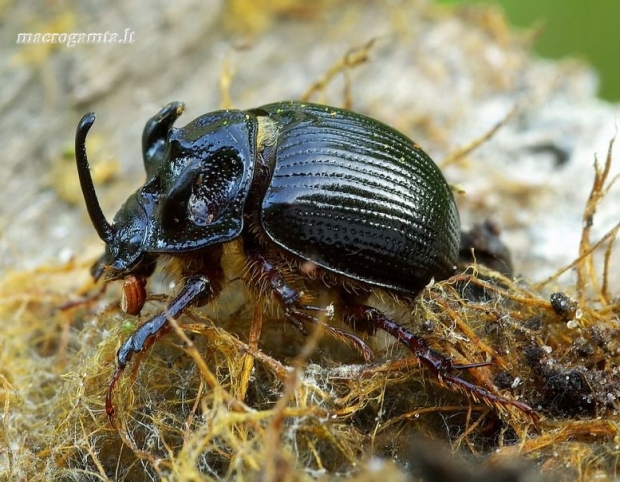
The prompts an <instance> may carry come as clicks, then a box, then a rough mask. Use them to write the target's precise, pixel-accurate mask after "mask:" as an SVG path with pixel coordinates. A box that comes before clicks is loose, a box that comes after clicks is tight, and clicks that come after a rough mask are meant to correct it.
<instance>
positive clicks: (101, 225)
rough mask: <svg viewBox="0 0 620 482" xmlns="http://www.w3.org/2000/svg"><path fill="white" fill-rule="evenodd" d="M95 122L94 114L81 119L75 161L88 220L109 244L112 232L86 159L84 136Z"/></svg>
mask: <svg viewBox="0 0 620 482" xmlns="http://www.w3.org/2000/svg"><path fill="white" fill-rule="evenodd" d="M94 122H95V114H94V113H93V112H90V113H88V114H86V115H85V116H84V117H82V120H81V121H80V123H79V124H78V126H77V130H76V132H75V159H76V161H77V170H78V175H79V176H80V186H81V187H82V194H84V200H85V201H86V209H87V210H88V215H89V216H90V220H91V221H92V223H93V226H95V229H96V230H97V234H99V237H100V238H101V239H102V240H103V241H104V242H105V243H106V244H109V243H111V242H112V239H113V238H114V230H113V229H112V226H111V225H110V223H108V221H107V220H106V218H105V216H104V215H103V211H102V210H101V206H99V201H98V200H97V193H96V192H95V185H94V184H93V179H92V177H91V175H90V166H89V165H88V158H87V157H86V134H88V131H89V130H90V128H91V127H92V126H93V123H94Z"/></svg>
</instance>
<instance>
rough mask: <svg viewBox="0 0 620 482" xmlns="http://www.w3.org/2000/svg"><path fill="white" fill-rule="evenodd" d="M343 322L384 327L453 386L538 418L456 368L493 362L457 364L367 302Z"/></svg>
mask: <svg viewBox="0 0 620 482" xmlns="http://www.w3.org/2000/svg"><path fill="white" fill-rule="evenodd" d="M343 321H345V323H347V324H349V325H351V326H352V327H354V328H355V329H356V330H361V331H364V332H366V333H369V334H374V333H375V332H376V330H377V329H379V330H383V331H385V332H387V333H389V334H390V335H392V336H393V337H394V338H396V339H397V340H398V341H400V342H401V343H402V344H404V345H405V346H406V347H407V348H409V350H410V351H411V352H412V353H413V354H414V355H415V356H416V357H417V358H418V360H419V361H420V363H421V364H422V365H424V366H425V367H426V368H428V369H429V370H430V371H431V373H433V375H435V376H436V377H437V379H438V380H439V381H440V382H442V383H444V384H445V385H447V386H448V387H449V388H451V389H453V390H456V391H459V392H462V393H464V394H466V395H467V396H469V397H471V398H472V399H474V400H478V401H482V402H484V403H485V404H486V405H488V406H490V407H492V408H495V407H498V406H499V407H506V406H508V405H511V406H513V407H515V408H517V409H518V410H520V411H522V412H523V413H525V414H526V415H527V416H528V417H529V418H530V419H531V420H533V421H535V420H536V414H535V413H534V410H533V409H532V407H530V406H529V405H527V404H526V403H523V402H518V401H514V400H508V399H506V398H503V397H501V396H499V395H495V394H494V393H491V392H490V391H488V390H486V389H484V388H482V387H479V386H478V385H475V384H473V383H471V382H468V381H466V380H463V379H462V378H460V377H458V376H456V375H454V374H453V373H452V372H453V371H454V370H460V369H467V368H477V367H481V366H487V365H490V364H491V363H487V362H483V363H472V364H465V365H457V364H453V363H452V362H451V361H450V360H449V359H448V358H446V357H445V356H443V355H442V354H441V353H439V352H437V351H435V350H433V349H432V348H431V347H429V346H428V343H427V342H426V340H424V338H421V337H419V336H416V335H414V334H413V333H411V332H410V331H409V330H407V329H405V328H404V327H402V326H400V325H399V324H398V323H396V322H394V321H392V320H390V319H389V318H387V317H386V316H385V315H384V314H383V313H381V311H379V310H378V309H376V308H372V307H370V306H365V305H355V306H350V307H347V308H346V309H345V313H344V316H343Z"/></svg>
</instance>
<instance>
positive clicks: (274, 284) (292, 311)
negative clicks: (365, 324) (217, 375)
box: [250, 255, 373, 361]
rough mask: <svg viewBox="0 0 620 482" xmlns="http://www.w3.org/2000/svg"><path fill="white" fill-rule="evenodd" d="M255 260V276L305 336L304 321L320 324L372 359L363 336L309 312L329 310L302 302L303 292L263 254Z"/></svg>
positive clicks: (252, 267)
mask: <svg viewBox="0 0 620 482" xmlns="http://www.w3.org/2000/svg"><path fill="white" fill-rule="evenodd" d="M253 260H254V262H253V263H251V265H250V266H251V270H252V271H254V273H252V274H253V275H255V276H254V277H255V278H259V279H264V280H266V282H267V283H268V286H269V288H270V290H271V292H272V293H273V295H274V296H275V298H276V299H277V300H278V302H279V303H280V305H281V306H282V308H283V309H284V314H285V316H286V320H287V321H288V322H289V323H291V324H292V325H293V326H294V327H295V328H297V329H298V330H299V331H300V332H301V333H302V334H303V335H304V336H306V335H307V334H308V332H307V331H306V328H305V326H304V324H303V322H304V321H307V322H310V323H312V324H313V325H320V326H321V327H322V328H323V329H324V330H325V331H327V332H328V333H329V334H330V335H332V336H333V337H334V338H336V339H339V340H342V341H344V342H345V343H348V344H349V345H351V346H353V347H354V348H355V349H356V350H357V351H358V352H359V353H360V354H361V355H362V356H363V357H364V360H365V361H370V360H372V358H373V353H372V350H371V349H370V348H369V347H368V345H367V344H366V343H365V342H364V341H363V340H362V339H361V338H359V337H358V336H356V335H354V334H353V333H348V332H346V331H342V330H339V329H338V328H334V327H333V326H330V325H328V324H326V323H323V322H322V321H320V320H319V319H318V318H317V317H315V316H313V315H310V314H309V313H307V311H315V312H317V311H320V312H326V311H327V310H326V309H325V308H320V307H318V306H312V305H304V304H302V302H301V294H300V293H299V292H298V291H295V290H294V289H293V288H291V287H290V286H289V285H288V284H287V283H286V280H285V279H284V277H283V276H282V273H281V272H280V271H279V270H278V269H277V268H276V267H275V266H273V265H272V264H271V263H269V262H268V261H267V260H266V259H265V258H264V257H263V256H261V255H254V256H253Z"/></svg>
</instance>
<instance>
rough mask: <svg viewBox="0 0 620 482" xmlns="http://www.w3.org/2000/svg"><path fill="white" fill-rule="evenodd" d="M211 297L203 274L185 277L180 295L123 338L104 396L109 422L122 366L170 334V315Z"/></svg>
mask: <svg viewBox="0 0 620 482" xmlns="http://www.w3.org/2000/svg"><path fill="white" fill-rule="evenodd" d="M211 296H213V288H212V285H211V280H210V279H209V278H208V277H207V276H204V275H195V276H190V277H189V278H187V280H186V282H185V285H184V286H183V288H181V291H180V292H179V294H178V295H177V296H176V297H175V298H174V299H173V300H172V301H171V302H170V303H168V306H166V309H165V310H164V311H163V312H161V313H159V314H158V315H155V316H154V317H153V318H151V319H150V320H148V321H147V322H146V323H144V324H143V325H142V326H140V327H139V328H138V329H137V330H136V331H134V332H133V333H132V335H131V336H130V337H129V338H127V340H125V342H124V343H123V344H122V345H121V347H120V348H119V350H118V352H117V354H116V359H117V363H118V366H117V368H116V371H115V372H114V375H113V376H112V380H111V381H110V384H109V385H108V391H107V393H106V399H105V409H106V413H107V414H108V419H109V420H110V423H111V424H112V425H114V422H113V418H114V405H113V404H112V392H113V390H114V386H115V385H116V382H117V381H118V379H119V378H120V377H121V375H122V374H123V371H124V370H125V366H127V363H129V361H130V360H131V357H132V356H133V355H134V353H140V352H142V351H144V350H146V349H148V348H149V347H150V346H151V345H152V344H153V343H155V342H156V341H157V340H158V339H159V338H161V337H162V336H164V335H166V334H168V333H170V331H171V330H172V326H171V325H170V323H168V320H169V319H170V318H178V317H179V316H180V315H181V314H182V313H183V312H184V311H185V310H187V309H188V308H189V307H191V306H196V305H201V304H203V303H205V302H206V301H207V300H208V299H209V298H210V297H211Z"/></svg>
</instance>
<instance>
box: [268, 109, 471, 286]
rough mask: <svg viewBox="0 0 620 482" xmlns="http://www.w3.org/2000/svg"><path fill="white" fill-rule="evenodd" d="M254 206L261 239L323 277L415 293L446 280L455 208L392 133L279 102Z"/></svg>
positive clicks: (433, 174) (454, 243)
mask: <svg viewBox="0 0 620 482" xmlns="http://www.w3.org/2000/svg"><path fill="white" fill-rule="evenodd" d="M260 110H262V111H265V112H267V113H269V115H270V117H271V118H272V119H273V120H275V121H276V122H277V123H278V124H279V126H280V131H279V134H278V145H277V148H276V152H275V158H276V160H277V161H276V162H275V165H274V171H273V177H272V180H271V183H270V186H269V188H268V189H267V192H266V194H265V197H264V199H263V204H262V214H261V222H262V225H263V229H264V230H265V232H266V233H267V235H268V236H269V237H270V238H271V240H273V241H274V242H275V243H277V244H278V245H280V246H281V247H283V248H285V249H286V250H288V251H291V252H293V253H294V254H296V255H298V256H300V257H302V258H303V259H306V260H309V261H312V262H314V263H316V264H317V265H318V266H321V267H323V268H325V269H327V270H329V271H332V272H335V273H339V274H344V275H346V276H349V277H351V278H354V279H357V280H360V281H364V282H368V283H371V284H375V285H379V286H384V287H388V288H392V289H397V290H400V291H405V292H412V293H416V292H418V291H419V290H420V289H421V288H423V287H424V285H426V284H427V283H428V282H429V281H430V279H431V278H432V277H433V276H434V277H435V278H436V279H439V278H444V277H447V276H449V275H450V274H451V272H452V270H453V267H454V264H455V262H456V259H457V255H458V242H459V241H458V240H459V236H460V231H459V220H458V212H457V210H456V205H455V203H454V199H453V196H452V193H451V191H450V188H449V186H448V185H447V183H446V181H445V179H444V177H443V175H442V174H441V172H440V171H439V169H438V168H437V166H436V165H435V164H434V163H433V161H432V160H431V159H430V158H429V157H428V156H427V155H426V154H425V153H424V152H423V151H422V150H421V149H420V148H419V147H417V146H416V145H415V144H414V143H413V142H412V141H411V140H409V139H408V138H407V137H405V136H404V135H402V134H400V133H399V132H397V131H395V130H394V129H392V128H390V127H388V126H386V125H384V124H382V123H380V122H377V121H375V120H373V119H370V118H368V117H365V116H362V115H359V114H355V113H353V112H349V111H345V110H341V109H335V108H333V107H326V106H320V105H313V104H302V103H298V102H284V103H283V102H280V103H277V104H272V105H268V106H264V107H261V108H260Z"/></svg>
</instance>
